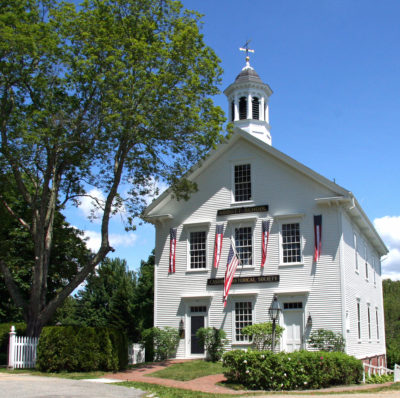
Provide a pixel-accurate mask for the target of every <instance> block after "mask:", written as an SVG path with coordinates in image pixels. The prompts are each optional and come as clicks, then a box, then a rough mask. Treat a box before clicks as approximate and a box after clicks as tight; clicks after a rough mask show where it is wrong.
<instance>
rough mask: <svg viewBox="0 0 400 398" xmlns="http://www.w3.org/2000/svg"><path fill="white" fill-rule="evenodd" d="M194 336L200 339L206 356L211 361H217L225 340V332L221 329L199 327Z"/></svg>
mask: <svg viewBox="0 0 400 398" xmlns="http://www.w3.org/2000/svg"><path fill="white" fill-rule="evenodd" d="M196 336H197V338H198V339H199V340H200V344H202V345H204V348H205V349H206V352H207V357H208V359H210V361H211V362H217V361H219V360H220V359H221V358H222V354H223V353H224V344H225V342H226V340H225V338H226V333H225V331H224V330H223V329H217V328H200V329H199V330H198V331H197V333H196Z"/></svg>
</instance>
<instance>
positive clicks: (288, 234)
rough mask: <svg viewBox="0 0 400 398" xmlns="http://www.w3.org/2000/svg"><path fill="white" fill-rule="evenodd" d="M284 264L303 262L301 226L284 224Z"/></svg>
mask: <svg viewBox="0 0 400 398" xmlns="http://www.w3.org/2000/svg"><path fill="white" fill-rule="evenodd" d="M282 262H283V263H284V264H290V263H300V262H301V236H300V224H299V223H291V224H282Z"/></svg>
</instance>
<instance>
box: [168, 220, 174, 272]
mask: <svg viewBox="0 0 400 398" xmlns="http://www.w3.org/2000/svg"><path fill="white" fill-rule="evenodd" d="M175 251H176V228H171V229H170V230H169V269H168V272H170V273H171V272H175Z"/></svg>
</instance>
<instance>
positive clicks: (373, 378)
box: [365, 373, 394, 384]
mask: <svg viewBox="0 0 400 398" xmlns="http://www.w3.org/2000/svg"><path fill="white" fill-rule="evenodd" d="M393 380H394V376H393V373H391V374H382V375H379V374H372V375H370V376H368V375H367V376H366V377H365V384H383V383H387V382H392V381H393Z"/></svg>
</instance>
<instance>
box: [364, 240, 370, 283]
mask: <svg viewBox="0 0 400 398" xmlns="http://www.w3.org/2000/svg"><path fill="white" fill-rule="evenodd" d="M364 257H365V279H366V280H367V281H368V279H369V272H368V251H367V245H364Z"/></svg>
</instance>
